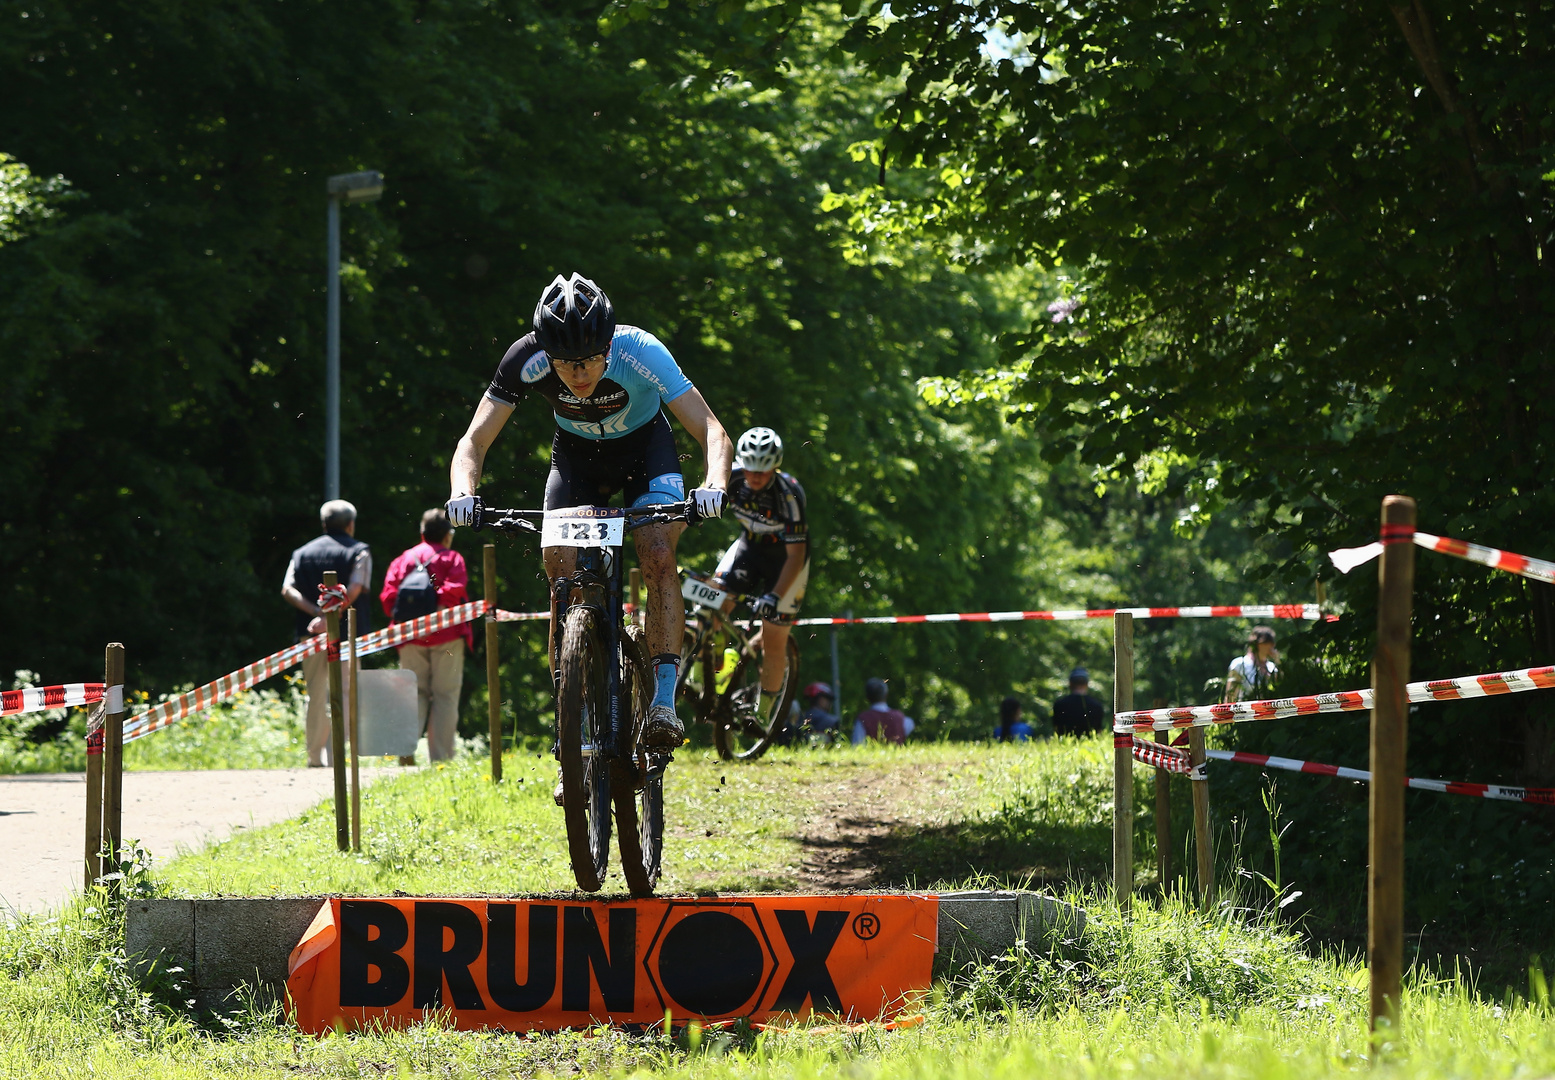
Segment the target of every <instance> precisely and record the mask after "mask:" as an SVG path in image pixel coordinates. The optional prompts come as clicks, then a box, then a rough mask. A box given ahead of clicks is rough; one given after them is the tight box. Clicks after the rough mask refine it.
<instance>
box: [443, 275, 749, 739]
mask: <svg viewBox="0 0 1555 1080" xmlns="http://www.w3.org/2000/svg"><path fill="white" fill-rule="evenodd" d="M533 326H534V329H533V331H532V332H531V333H528V334H525V335H524V336H523V337H521V338H519V339H518V340H517V341H515V342H514V343H513V344H512V345H511V346H509V347H508V351H507V353H506V354H505V355H504V356H503V357H502V361H501V363H500V364H498V365H497V374H496V377H495V378H494V379H493V380H492V382H491V386H490V388H489V389H488V390H487V391H486V394H485V396H484V397H483V398H482V399H481V402H480V404H479V405H477V406H476V409H475V417H474V419H472V420H471V421H470V427H469V430H468V431H466V432H465V434H464V437H463V438H462V439H460V440H459V446H458V448H457V449H456V450H455V451H454V457H453V463H452V465H451V467H450V468H449V488H450V497H449V500H448V516H449V518H450V520H452V522H453V524H455V525H472V524H474V522H475V516H476V514H477V513H478V511H479V508H480V505H481V502H480V498H479V496H477V495H476V494H475V489H476V487H477V486H478V485H479V483H480V477H481V468H482V466H483V464H484V462H485V460H486V452H487V450H489V449H490V447H491V444H492V441H493V440H495V439H496V437H497V433H498V432H499V431H501V430H502V425H503V424H505V423H507V419H508V417H509V416H511V415H512V414H513V409H514V407H515V406H516V405H517V404H518V403H519V402H520V401H522V400H523V399H524V398H525V397H527V396H528V395H530V394H531V393H533V394H538V395H539V396H540V397H542V398H544V399H545V400H546V401H548V402H550V404H551V408H552V410H553V413H554V415H555V417H556V432H555V434H554V436H553V437H552V440H551V472H550V476H549V477H548V479H547V480H546V484H545V509H547V510H554V509H557V508H560V507H567V506H597V505H600V504H602V503H604V502H606V501H607V500H608V499H609V498H610V497H611V496H612V495H614V494H615V493H616V492H618V491H620V492H623V493H624V500H625V502H626V504H627V505H628V506H633V507H639V506H654V505H659V504H662V503H671V502H678V501H680V500H682V499H685V498H686V494H685V481H684V479H683V478H682V477H681V474H680V460H679V458H678V457H677V455H676V453H675V438H674V435H673V434H672V433H671V431H670V426H669V421H668V420H666V419H665V417H664V414H663V412H662V410H661V408H660V406H661V405H668V406H669V409H670V412H672V413H674V414H675V416H676V418H677V419H679V420H680V423H681V425H682V426H683V427H684V428H685V429H686V430H687V431H688V432H690V433H691V435H692V437H693V438H695V439H696V441H697V442H699V443H700V444H701V445H702V449H703V451H704V454H705V458H706V478H705V479H704V480H703V481H702V486H701V487H699V488H696V489H694V490H693V491H692V492H691V495H690V498H689V500H688V501H690V502H691V503H693V504H694V513H695V516H696V517H698V518H701V517H718V516H720V515H721V514H722V513H723V507H724V500H725V497H726V495H725V490H726V488H727V487H728V483H729V462H730V458H731V456H732V454H731V451H732V447H731V446H730V443H729V436H728V434H727V433H725V431H724V429H723V425H721V424H720V423H719V422H718V418H717V417H715V416H714V415H713V412H712V410H711V409H709V408H708V406H707V402H706V401H705V400H704V399H703V397H702V394H701V393H700V392H699V391H698V390H697V389H696V387H694V386H692V385H691V381H690V380H689V379H687V378H686V376H685V375H684V374H683V373H682V372H681V370H680V366H679V365H678V364H676V363H675V358H674V357H673V356H671V355H670V353H669V350H668V349H666V348H665V347H664V345H663V343H662V342H660V341H659V339H658V338H656V337H654V336H653V335H652V334H650V333H649V332H648V331H646V330H642V329H640V328H638V327H635V326H625V325H622V326H617V325H616V317H615V309H614V308H613V307H612V306H611V303H610V300H609V298H608V297H606V296H605V294H604V292H603V290H601V289H600V287H599V286H598V285H595V284H594V283H593V282H592V281H590V280H589V279H588V278H586V277H584V276H583V275H581V274H577V273H574V274H573V275H572V277H570V278H563V277H562V276H560V275H557V277H556V280H554V281H552V282H551V283H550V284H549V285H547V286H546V287H545V291H544V292H543V293H541V295H540V302H539V304H537V305H536V306H535V313H534V321H533ZM684 530H685V525H684V524H683V523H681V522H674V523H671V524H654V525H645V526H643V527H642V528H640V529H638V530H637V531H636V532H635V533H634V534H633V536H634V540H633V543H634V544H635V545H636V547H637V559H638V562H639V563H641V564H642V570H643V577H644V578H645V579H646V581H647V584H648V605H647V607H648V610H647V618H646V620H645V623H644V625H645V627H646V630H647V637H648V653H649V655H650V656H652V658H653V673H654V681H655V683H654V695H653V704H652V706H651V707H650V708H649V710H648V717H647V723H646V726H645V728H644V732H643V738H644V741H645V742H646V743H647V744H648V745H650V746H655V747H674V746H679V745H680V744H681V742H682V741H684V739H685V730H684V728H683V727H682V726H681V723H680V719H679V718H678V717H677V716H676V715H675V678H676V674H677V672H678V669H679V666H680V651H679V650H680V639H681V634H682V633H683V631H684V628H685V610H684V608H683V607H682V605H681V602H680V590H679V585H680V579H679V575H678V573H677V570H676V561H675V548H676V544H677V543H678V541H679V539H680V534H681V533H682V532H683V531H684ZM543 555H544V561H545V572H546V574H547V576H549V577H550V579H551V580H553V581H554V580H556V579H557V578H559V577H563V576H565V575H567V574H570V573H571V572H572V570H573V568H574V566H575V563H576V558H575V556H576V549H574V548H569V547H548V548H545V549H544V553H543ZM551 622H552V625H551V635H552V642H553V645H554V641H555V635H556V632H557V628H556V625H555V622H556V620H555V619H552V620H551ZM551 654H552V655H553V656H554V655H555V650H554V648H553V649H552V652H551ZM553 677H554V673H553Z"/></svg>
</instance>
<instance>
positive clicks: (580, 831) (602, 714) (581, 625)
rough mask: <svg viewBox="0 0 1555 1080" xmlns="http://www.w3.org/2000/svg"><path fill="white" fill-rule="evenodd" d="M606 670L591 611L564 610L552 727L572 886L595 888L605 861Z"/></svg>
mask: <svg viewBox="0 0 1555 1080" xmlns="http://www.w3.org/2000/svg"><path fill="white" fill-rule="evenodd" d="M608 672H609V668H608V667H607V666H606V657H605V655H604V645H603V643H602V641H601V635H600V632H599V626H598V623H597V617H596V613H595V612H594V611H593V610H592V609H590V608H585V607H581V606H580V607H573V608H569V609H568V610H567V621H566V625H565V628H564V629H563V631H562V662H561V676H562V677H561V687H560V689H559V692H558V694H557V698H556V728H557V742H558V751H559V754H560V757H561V768H562V816H563V817H564V818H565V819H566V822H567V852H568V854H569V855H570V856H571V859H572V876H573V878H574V879H576V881H577V883H578V888H580V889H583V890H584V891H585V892H595V891H597V890H598V889H599V887H600V886H601V885H603V884H604V881H605V867H606V865H607V863H608V862H609V859H610V770H609V768H608V767H607V766H606V763H605V758H604V754H603V751H602V749H601V746H602V743H603V741H604V736H605V730H606V728H608V727H609V724H610V702H609V693H610V685H609V675H608Z"/></svg>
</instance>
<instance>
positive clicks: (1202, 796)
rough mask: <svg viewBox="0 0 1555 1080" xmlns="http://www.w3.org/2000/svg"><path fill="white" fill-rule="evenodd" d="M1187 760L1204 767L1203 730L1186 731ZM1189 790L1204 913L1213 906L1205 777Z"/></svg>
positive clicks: (1211, 842)
mask: <svg viewBox="0 0 1555 1080" xmlns="http://www.w3.org/2000/svg"><path fill="white" fill-rule="evenodd" d="M1188 760H1189V761H1190V762H1191V763H1192V765H1193V766H1194V768H1198V767H1199V766H1201V765H1203V764H1204V761H1205V754H1204V729H1203V728H1201V727H1192V728H1189V729H1188ZM1191 784H1192V790H1193V851H1194V855H1195V856H1197V866H1198V873H1199V906H1200V907H1201V908H1203V909H1204V910H1205V911H1208V910H1209V909H1210V908H1212V907H1214V905H1215V846H1214V835H1213V833H1212V832H1211V829H1210V820H1209V777H1208V776H1205V777H1204V778H1203V779H1202V780H1201V779H1198V778H1197V776H1196V777H1195V778H1194V779H1193V780H1192V781H1191Z"/></svg>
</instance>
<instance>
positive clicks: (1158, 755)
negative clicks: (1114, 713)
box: [1113, 735, 1205, 780]
mask: <svg viewBox="0 0 1555 1080" xmlns="http://www.w3.org/2000/svg"><path fill="white" fill-rule="evenodd" d="M1124 739H1127V740H1128V741H1129V744H1130V745H1132V747H1133V752H1134V760H1135V761H1139V762H1143V763H1144V764H1146V765H1154V766H1155V767H1156V768H1158V769H1165V770H1166V771H1167V772H1170V773H1177V774H1178V775H1179V776H1186V777H1188V778H1190V779H1193V780H1203V779H1205V776H1204V766H1203V765H1200V766H1198V767H1197V768H1195V767H1194V765H1193V759H1192V758H1191V757H1189V756H1188V752H1187V751H1186V750H1182V749H1180V748H1178V747H1175V746H1169V745H1168V744H1166V743H1158V742H1151V741H1150V740H1148V739H1136V738H1134V737H1133V736H1132V735H1115V736H1113V745H1114V746H1122V745H1124V743H1123V741H1122V740H1124Z"/></svg>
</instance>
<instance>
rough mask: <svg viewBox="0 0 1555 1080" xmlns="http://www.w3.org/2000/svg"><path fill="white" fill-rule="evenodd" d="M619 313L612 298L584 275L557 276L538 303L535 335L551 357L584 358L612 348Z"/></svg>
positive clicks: (561, 358) (563, 358) (562, 358)
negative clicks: (611, 301)
mask: <svg viewBox="0 0 1555 1080" xmlns="http://www.w3.org/2000/svg"><path fill="white" fill-rule="evenodd" d="M615 332H616V312H615V308H613V307H611V306H610V298H609V297H607V296H606V295H605V294H604V291H603V290H601V289H600V287H599V286H598V285H595V284H594V283H593V282H592V281H590V280H589V279H588V278H586V277H584V276H583V275H582V274H579V273H574V274H573V275H572V277H570V278H564V277H562V276H561V275H560V274H557V275H556V280H555V281H553V282H551V283H550V284H549V285H547V286H546V287H545V292H543V293H541V294H540V302H539V303H538V304H536V305H535V338H536V340H538V341H539V343H540V348H542V349H544V350H545V352H546V355H547V356H550V357H553V358H555V359H557V360H583V359H586V358H588V357H590V356H598V355H599V354H600V353H602V352H604V351H605V350H607V349H609V348H610V339H611V338H612V337H613V336H615Z"/></svg>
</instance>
